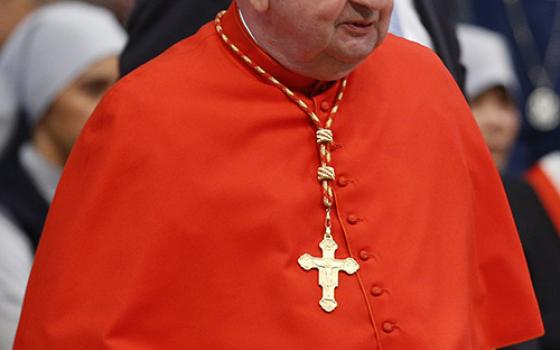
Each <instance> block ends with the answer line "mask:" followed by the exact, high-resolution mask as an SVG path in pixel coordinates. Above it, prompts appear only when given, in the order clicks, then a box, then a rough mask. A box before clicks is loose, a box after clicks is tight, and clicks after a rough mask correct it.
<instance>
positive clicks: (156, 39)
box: [120, 0, 231, 75]
mask: <svg viewBox="0 0 560 350" xmlns="http://www.w3.org/2000/svg"><path fill="white" fill-rule="evenodd" d="M230 3H231V1H230V0H183V1H173V0H159V1H153V0H137V1H135V5H134V8H133V10H132V13H131V14H130V18H129V20H128V22H127V25H126V30H127V32H128V37H129V40H128V42H127V44H126V48H125V50H124V52H123V54H122V56H121V58H120V72H121V75H126V74H128V73H129V72H130V71H132V70H134V69H135V68H136V67H138V66H140V65H142V64H144V63H145V62H147V61H149V60H151V59H152V58H154V57H156V56H157V55H159V54H160V53H162V52H163V51H165V50H166V49H167V48H168V47H170V46H172V45H173V44H175V43H177V42H178V41H179V40H182V39H184V38H186V37H188V36H191V35H193V34H194V33H196V32H197V31H198V29H199V28H200V27H202V25H204V24H205V23H207V22H209V21H211V20H213V19H214V17H215V16H216V14H217V13H218V12H220V11H222V10H225V9H226V8H227V7H228V6H229V4H230Z"/></svg>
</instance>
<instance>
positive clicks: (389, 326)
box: [383, 322, 395, 333]
mask: <svg viewBox="0 0 560 350" xmlns="http://www.w3.org/2000/svg"><path fill="white" fill-rule="evenodd" d="M394 330H395V326H394V325H393V324H392V323H391V322H384V323H383V332H385V333H391V332H392V331H394Z"/></svg>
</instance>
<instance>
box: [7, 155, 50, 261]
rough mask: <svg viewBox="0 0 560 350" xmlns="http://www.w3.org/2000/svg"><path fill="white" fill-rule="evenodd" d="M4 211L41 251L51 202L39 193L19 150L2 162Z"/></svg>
mask: <svg viewBox="0 0 560 350" xmlns="http://www.w3.org/2000/svg"><path fill="white" fill-rule="evenodd" d="M0 208H1V209H2V210H6V211H7V214H8V215H9V216H10V218H11V219H13V221H14V223H15V224H16V225H17V226H18V227H19V229H20V230H21V231H22V232H24V233H25V235H26V237H27V238H28V239H29V242H30V243H31V246H32V248H33V251H35V250H36V249H37V245H38V244H39V238H40V236H41V232H42V231H43V224H44V222H45V219H46V217H47V212H48V210H49V203H48V202H47V201H46V200H45V199H44V198H43V196H42V195H41V194H40V193H39V190H38V189H37V187H36V186H35V184H34V183H33V180H32V179H31V177H30V176H29V175H28V173H27V171H26V170H25V169H24V167H23V165H22V164H21V161H20V159H19V152H18V149H12V150H10V152H9V153H7V154H6V155H5V157H4V158H3V159H2V160H1V161H0Z"/></svg>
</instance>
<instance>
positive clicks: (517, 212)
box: [458, 25, 560, 350]
mask: <svg viewBox="0 0 560 350" xmlns="http://www.w3.org/2000/svg"><path fill="white" fill-rule="evenodd" d="M458 34H459V40H460V44H461V46H462V60H463V64H464V65H465V66H466V68H467V80H466V92H467V95H468V97H469V99H470V101H471V108H472V111H473V114H474V116H475V119H476V121H477V123H478V124H479V126H480V129H481V131H482V134H483V136H484V139H485V141H486V143H487V145H488V147H489V149H490V152H491V154H492V157H493V159H494V162H495V163H496V166H497V167H498V168H499V169H500V170H501V172H502V180H503V182H504V187H505V190H506V193H507V196H508V200H509V202H510V207H511V210H512V213H513V217H514V219H515V223H516V226H517V229H518V232H519V235H520V239H521V242H522V244H523V249H524V251H525V256H526V259H527V263H528V266H529V270H530V272H531V279H532V281H533V286H534V288H535V292H536V295H537V298H538V300H539V306H540V308H541V314H542V317H543V322H544V325H545V332H546V333H545V336H544V337H542V338H540V339H538V340H534V341H531V342H529V343H524V344H519V345H516V346H514V347H511V348H508V349H512V350H513V349H515V350H524V349H527V350H529V349H530V350H533V349H534V350H552V349H560V337H559V336H560V239H559V238H558V235H557V231H556V229H555V227H554V225H553V222H552V221H551V218H550V216H549V215H547V212H546V210H545V209H544V207H543V205H542V204H541V201H540V200H539V198H538V197H537V195H536V194H535V191H534V190H533V189H532V188H531V186H529V185H528V184H527V183H526V182H524V181H523V180H522V179H519V178H516V177H513V176H511V175H507V174H506V166H507V163H508V161H509V157H510V155H511V151H512V148H513V145H514V143H515V139H516V137H517V135H518V132H519V126H520V120H521V113H520V111H519V107H518V100H519V97H518V96H519V85H518V82H517V78H516V76H515V72H514V68H513V64H512V62H511V58H510V54H509V51H508V48H507V43H506V41H505V38H504V37H503V36H501V35H499V34H498V33H495V32H492V31H489V30H486V29H483V28H480V27H475V26H469V25H460V26H459V31H458Z"/></svg>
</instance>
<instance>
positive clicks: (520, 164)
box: [472, 0, 560, 349]
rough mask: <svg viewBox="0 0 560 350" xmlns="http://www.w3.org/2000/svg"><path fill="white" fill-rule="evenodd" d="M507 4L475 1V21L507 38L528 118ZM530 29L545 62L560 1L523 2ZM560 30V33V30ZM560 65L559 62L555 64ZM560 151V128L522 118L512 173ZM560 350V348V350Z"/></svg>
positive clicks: (522, 67)
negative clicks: (539, 126)
mask: <svg viewBox="0 0 560 350" xmlns="http://www.w3.org/2000/svg"><path fill="white" fill-rule="evenodd" d="M503 1H504V0H472V4H473V15H474V17H475V18H474V20H475V22H476V23H477V24H478V25H481V26H483V27H486V28H488V29H491V30H494V31H496V32H499V33H502V34H503V35H505V36H506V38H507V40H508V43H509V46H510V48H511V49H512V53H513V58H514V63H515V70H516V73H517V76H518V77H519V80H520V83H521V90H522V96H520V97H521V108H522V112H523V114H525V108H526V105H525V104H526V99H527V97H528V95H529V94H530V93H531V91H532V89H533V85H532V84H531V81H530V80H529V78H528V75H527V73H528V72H527V67H526V64H525V63H524V61H523V60H522V57H523V56H522V54H521V51H520V50H519V48H518V47H517V44H516V42H515V40H514V36H513V31H512V29H511V26H510V22H509V20H508V17H507V12H506V7H505V5H504V2H503ZM521 4H522V6H523V9H524V10H525V14H526V17H527V19H528V21H529V26H530V28H531V31H532V33H533V36H534V37H535V41H536V46H537V48H538V51H539V52H538V53H537V54H538V57H540V58H542V57H543V56H544V52H545V50H546V47H547V45H548V43H549V39H550V34H551V30H552V29H553V28H552V26H553V23H552V22H553V17H554V15H555V13H556V7H557V6H560V2H559V1H550V0H521ZM557 30H558V29H557ZM555 64H556V65H560V62H555ZM556 73H557V76H556V77H552V79H553V80H555V83H556V86H555V91H556V93H558V94H560V69H557V72H556ZM558 149H560V127H557V128H556V129H554V130H552V131H548V132H543V131H539V130H535V129H534V128H533V127H531V125H530V124H529V123H528V122H527V118H526V116H524V118H523V124H522V131H521V135H520V138H519V142H518V144H517V145H516V147H515V150H514V153H513V157H512V162H511V166H510V168H511V171H512V172H515V173H518V174H519V173H522V172H523V171H524V170H526V169H528V168H529V167H530V166H531V165H532V164H533V163H535V162H536V161H537V160H538V159H539V158H541V157H542V156H544V155H545V154H547V153H550V152H551V151H553V150H558ZM559 349H560V348H559Z"/></svg>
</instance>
